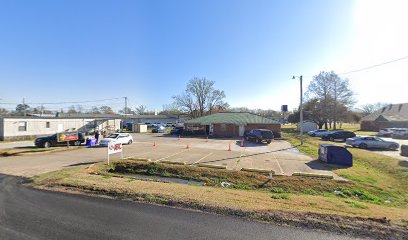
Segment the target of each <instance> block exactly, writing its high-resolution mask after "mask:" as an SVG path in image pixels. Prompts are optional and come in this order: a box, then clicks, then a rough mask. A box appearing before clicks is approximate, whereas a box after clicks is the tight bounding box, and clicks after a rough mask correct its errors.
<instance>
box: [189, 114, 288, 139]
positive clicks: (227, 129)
mask: <svg viewBox="0 0 408 240" xmlns="http://www.w3.org/2000/svg"><path fill="white" fill-rule="evenodd" d="M185 125H186V126H187V127H188V128H201V129H204V130H205V131H206V133H207V134H209V135H213V136H216V137H238V136H243V135H244V133H245V132H246V131H250V130H252V129H269V130H271V131H273V132H274V133H279V135H280V131H281V125H280V123H279V122H277V121H275V120H272V119H269V118H266V117H262V116H259V115H256V114H253V113H248V112H223V113H215V114H211V115H208V116H204V117H199V118H194V119H191V120H188V121H186V122H185Z"/></svg>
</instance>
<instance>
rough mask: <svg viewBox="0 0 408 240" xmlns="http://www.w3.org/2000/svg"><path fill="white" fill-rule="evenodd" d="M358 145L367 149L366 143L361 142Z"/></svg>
mask: <svg viewBox="0 0 408 240" xmlns="http://www.w3.org/2000/svg"><path fill="white" fill-rule="evenodd" d="M358 147H359V148H362V149H367V144H365V143H362V144H360V145H358Z"/></svg>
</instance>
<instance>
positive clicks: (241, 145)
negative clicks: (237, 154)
mask: <svg viewBox="0 0 408 240" xmlns="http://www.w3.org/2000/svg"><path fill="white" fill-rule="evenodd" d="M239 146H240V147H244V139H242V140H241V144H240V145H239Z"/></svg>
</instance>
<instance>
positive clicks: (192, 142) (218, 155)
mask: <svg viewBox="0 0 408 240" xmlns="http://www.w3.org/2000/svg"><path fill="white" fill-rule="evenodd" d="M132 136H133V140H134V141H133V144H131V145H125V146H124V150H123V155H124V157H125V158H128V157H130V158H147V159H150V160H151V161H154V162H161V161H171V162H183V163H185V164H189V165H198V164H211V165H215V166H222V167H225V168H226V169H233V170H241V169H242V168H252V169H261V170H268V171H270V170H272V171H273V172H275V174H278V175H292V174H293V173H295V172H300V173H313V174H324V175H331V176H333V177H334V178H335V179H339V177H338V176H337V175H336V174H334V173H333V172H331V171H330V170H328V168H327V167H326V165H325V164H324V163H321V162H319V161H316V160H315V159H312V158H311V157H309V156H306V155H305V154H302V153H300V152H299V151H298V150H297V149H296V148H294V147H293V146H291V145H290V144H289V143H288V142H286V141H283V140H274V141H272V143H271V144H269V145H266V144H255V143H252V142H245V143H244V146H243V147H241V146H240V145H241V141H240V140H241V139H232V138H230V139H218V138H217V139H206V138H193V137H192V138H184V137H182V138H181V139H178V137H177V136H169V135H163V134H151V133H147V134H132ZM28 143H29V144H32V142H27V144H28ZM61 148H63V147H61ZM119 158H120V154H114V155H112V156H111V159H119ZM106 160H107V151H106V148H105V147H95V148H94V147H92V148H86V147H84V148H81V149H78V150H72V151H61V152H51V153H40V154H35V155H22V156H12V157H3V158H0V173H4V174H10V175H18V176H34V175H37V174H41V173H45V172H49V171H54V170H58V169H61V168H64V167H69V166H77V165H82V164H89V163H93V162H100V161H106Z"/></svg>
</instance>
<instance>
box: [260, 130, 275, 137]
mask: <svg viewBox="0 0 408 240" xmlns="http://www.w3.org/2000/svg"><path fill="white" fill-rule="evenodd" d="M261 135H262V137H268V138H272V137H273V134H272V132H270V131H261Z"/></svg>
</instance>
